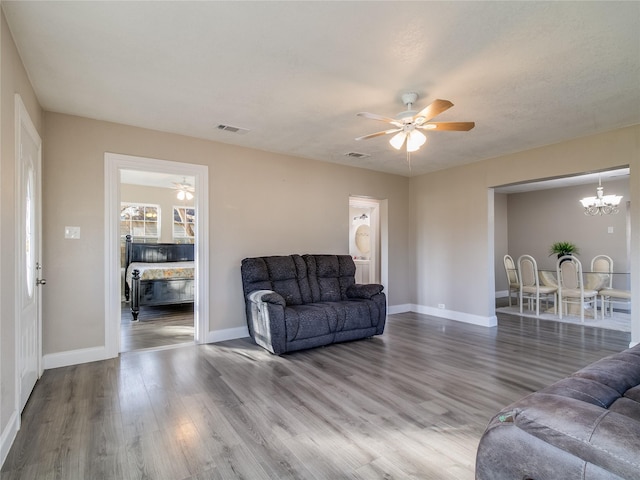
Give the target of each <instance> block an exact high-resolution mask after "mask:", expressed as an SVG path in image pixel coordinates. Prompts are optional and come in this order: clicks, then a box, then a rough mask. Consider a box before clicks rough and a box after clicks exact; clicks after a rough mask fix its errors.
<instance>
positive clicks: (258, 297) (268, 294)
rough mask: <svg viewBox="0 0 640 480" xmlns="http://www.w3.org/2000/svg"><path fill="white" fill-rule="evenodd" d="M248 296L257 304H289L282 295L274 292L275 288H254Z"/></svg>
mask: <svg viewBox="0 0 640 480" xmlns="http://www.w3.org/2000/svg"><path fill="white" fill-rule="evenodd" d="M248 297H249V301H250V302H251V303H255V304H259V303H264V302H266V303H273V304H275V305H281V306H283V307H284V306H286V305H287V303H286V302H285V300H284V298H283V297H282V295H280V294H279V293H277V292H274V291H273V290H254V291H253V292H251V293H250V294H249V295H248Z"/></svg>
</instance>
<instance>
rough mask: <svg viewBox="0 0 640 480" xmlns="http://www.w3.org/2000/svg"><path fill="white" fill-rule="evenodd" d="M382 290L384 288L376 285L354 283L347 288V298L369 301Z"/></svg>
mask: <svg viewBox="0 0 640 480" xmlns="http://www.w3.org/2000/svg"><path fill="white" fill-rule="evenodd" d="M383 289H384V287H383V286H382V285H379V284H377V283H367V284H364V283H356V284H354V285H351V286H349V287H347V297H348V298H366V299H371V298H373V297H375V296H376V295H378V294H379V293H380V292H382V290H383Z"/></svg>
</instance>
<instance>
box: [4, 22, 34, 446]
mask: <svg viewBox="0 0 640 480" xmlns="http://www.w3.org/2000/svg"><path fill="white" fill-rule="evenodd" d="M0 17H1V18H0V210H1V212H2V217H1V220H0V272H1V275H0V342H1V343H0V428H1V430H0V431H1V432H2V437H3V438H5V437H4V435H5V433H6V429H7V426H8V423H9V422H12V421H13V422H15V421H16V417H15V416H16V415H17V414H18V413H17V408H18V407H17V404H16V401H15V395H16V389H15V385H16V383H15V382H16V370H17V354H16V348H15V334H16V332H15V315H16V312H15V298H16V287H15V261H14V252H15V236H16V216H15V209H16V204H15V199H14V195H15V182H16V178H15V147H16V146H15V112H14V108H15V102H14V95H15V94H16V93H19V94H20V95H21V97H22V100H23V102H24V104H25V106H26V108H27V111H28V112H29V115H30V116H31V120H32V121H33V123H34V125H35V127H36V129H37V130H38V132H39V133H40V135H41V136H42V110H41V108H40V105H39V104H38V100H37V98H36V96H35V94H34V92H33V89H32V88H31V84H30V83H29V79H28V78H27V74H26V72H25V70H24V67H23V65H22V61H21V60H20V57H19V56H18V52H17V50H16V46H15V44H14V43H13V39H12V38H11V34H10V32H9V28H8V26H7V23H6V20H5V18H4V13H0ZM7 435H8V433H7ZM3 446H4V445H3Z"/></svg>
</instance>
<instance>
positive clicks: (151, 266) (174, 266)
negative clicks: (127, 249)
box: [126, 262, 194, 285]
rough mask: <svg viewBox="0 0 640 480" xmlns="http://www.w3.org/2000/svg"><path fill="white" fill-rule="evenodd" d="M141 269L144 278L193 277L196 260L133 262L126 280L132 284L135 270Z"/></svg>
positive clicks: (141, 275)
mask: <svg viewBox="0 0 640 480" xmlns="http://www.w3.org/2000/svg"><path fill="white" fill-rule="evenodd" d="M134 270H139V271H140V279H142V280H159V279H167V278H181V279H192V278H193V273H194V262H166V263H144V262H133V263H131V264H129V267H128V268H127V276H126V280H127V283H128V284H129V285H131V277H132V276H133V271H134Z"/></svg>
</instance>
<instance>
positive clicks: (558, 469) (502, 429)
mask: <svg viewBox="0 0 640 480" xmlns="http://www.w3.org/2000/svg"><path fill="white" fill-rule="evenodd" d="M476 479H477V480H502V479H505V480H506V479H514V480H515V479H518V480H521V479H522V480H549V479H558V480H574V479H575V480H578V479H580V480H604V479H607V480H614V479H635V480H638V479H640V345H636V346H635V347H633V348H630V349H628V350H625V351H624V352H621V353H618V354H614V355H611V356H609V357H606V358H603V359H602V360H599V361H597V362H595V363H592V364H591V365H589V366H587V367H585V368H583V369H581V370H579V371H577V372H576V373H574V374H572V375H570V376H569V377H567V378H565V379H563V380H560V381H559V382H556V383H554V384H553V385H551V386H549V387H547V388H545V389H543V390H540V391H538V392H534V393H532V394H531V395H528V396H526V397H524V398H523V399H521V400H519V401H517V402H515V403H513V404H511V405H510V406H508V407H506V408H505V409H503V410H502V411H501V412H500V413H498V414H497V415H496V416H495V417H494V418H493V419H492V420H491V422H490V423H489V426H488V427H487V429H486V431H485V432H484V435H483V436H482V438H481V440H480V444H479V446H478V453H477V457H476Z"/></svg>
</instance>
